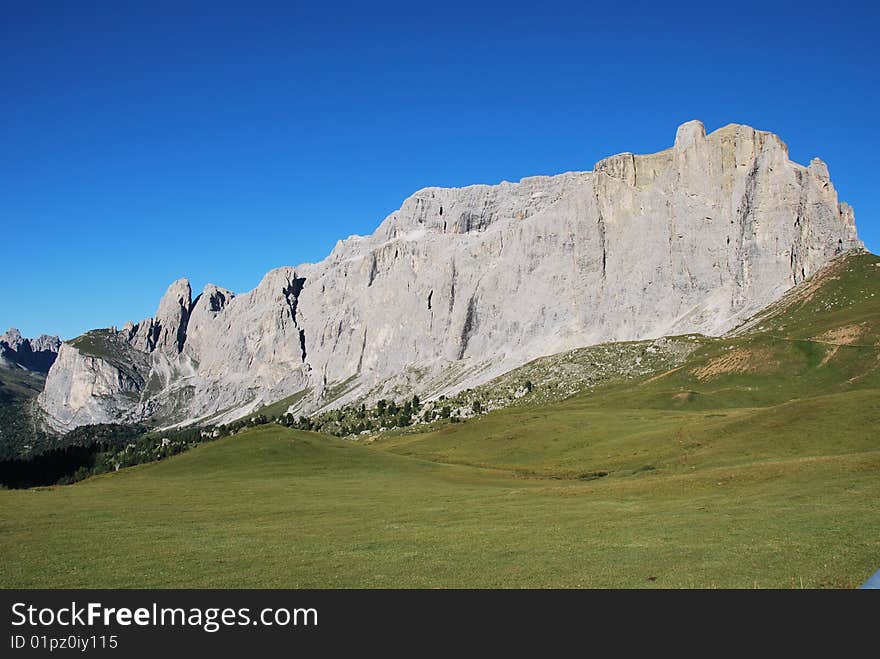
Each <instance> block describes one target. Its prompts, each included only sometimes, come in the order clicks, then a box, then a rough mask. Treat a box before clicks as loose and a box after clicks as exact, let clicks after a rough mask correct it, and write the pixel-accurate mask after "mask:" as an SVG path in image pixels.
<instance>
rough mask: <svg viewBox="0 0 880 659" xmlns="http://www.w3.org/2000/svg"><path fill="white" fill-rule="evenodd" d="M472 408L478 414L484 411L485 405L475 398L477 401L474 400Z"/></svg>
mask: <svg viewBox="0 0 880 659" xmlns="http://www.w3.org/2000/svg"><path fill="white" fill-rule="evenodd" d="M471 409H472V410H473V411H474V412H476V413H477V414H480V413H481V412H482V411H483V406H482V405H481V404H480V401H478V400H475V401H474V404H473V405H471Z"/></svg>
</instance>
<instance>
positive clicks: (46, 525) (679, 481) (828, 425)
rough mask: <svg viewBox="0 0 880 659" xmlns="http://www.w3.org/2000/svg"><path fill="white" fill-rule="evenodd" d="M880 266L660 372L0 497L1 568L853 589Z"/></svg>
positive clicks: (874, 517) (179, 575)
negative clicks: (404, 424)
mask: <svg viewBox="0 0 880 659" xmlns="http://www.w3.org/2000/svg"><path fill="white" fill-rule="evenodd" d="M878 262H880V259H878V258H877V257H873V256H871V255H864V254H863V255H855V256H851V257H849V258H846V259H842V260H841V261H839V262H838V263H837V264H835V266H834V268H832V270H831V271H830V272H829V273H826V274H825V276H824V277H822V278H820V279H818V280H817V281H815V282H812V283H811V284H810V286H807V287H803V288H801V289H800V290H799V291H798V292H797V294H795V295H792V296H789V297H788V298H787V299H786V300H784V301H783V302H782V304H780V305H778V306H777V308H776V309H775V310H774V311H773V312H771V313H768V314H765V316H764V317H762V318H761V319H759V320H758V321H757V322H756V323H754V325H753V326H752V327H751V328H750V329H749V330H748V331H746V332H744V333H742V334H741V335H739V336H736V337H734V338H727V339H718V340H713V341H709V342H708V343H707V344H706V345H705V346H703V347H702V348H700V350H698V351H697V352H696V353H695V354H694V355H692V356H691V358H690V359H689V361H688V362H687V363H686V364H685V365H684V366H683V367H681V368H678V369H675V370H673V371H671V372H669V373H667V374H664V375H662V376H660V377H652V378H647V379H643V380H641V381H635V382H630V383H625V384H616V385H611V386H608V387H604V388H599V389H596V390H595V391H594V392H593V393H591V394H587V395H584V396H579V397H576V398H572V399H569V400H566V401H563V402H560V403H556V404H553V405H547V406H542V407H527V406H523V407H516V408H511V409H507V410H503V411H499V412H494V413H492V414H489V415H487V416H485V417H482V418H480V419H477V420H474V421H469V422H468V423H465V424H458V425H452V426H448V427H445V428H443V429H441V430H438V431H435V432H431V433H423V434H420V435H404V436H388V437H384V438H380V439H379V440H377V441H375V442H373V443H371V444H361V443H352V442H344V441H341V440H334V439H330V438H327V437H324V436H321V435H315V434H310V433H303V432H297V431H290V430H286V429H283V428H280V427H275V426H266V427H261V428H259V429H256V430H253V431H249V432H246V433H242V434H240V435H237V436H234V437H230V438H227V439H224V440H220V441H218V442H217V443H215V444H209V445H204V446H201V447H199V448H197V449H195V450H193V451H191V452H190V453H187V454H184V455H181V456H177V457H175V458H172V459H170V460H168V461H166V462H162V463H158V464H152V465H145V466H141V467H136V468H132V469H129V470H124V471H122V472H119V473H116V474H111V475H107V476H102V477H98V478H94V479H90V480H88V481H85V482H83V483H80V484H77V485H74V486H69V487H57V488H46V489H39V490H30V491H14V492H13V491H9V492H0V555H2V557H3V561H2V562H0V585H4V586H108V587H113V586H130V587H134V586H194V587H231V586H242V587H244V586H257V587H259V586H266V587H283V586H288V587H307V586H316V587H326V586H331V587H332V586H351V587H364V586H365V587H369V586H390V587H409V586H426V587H434V586H441V587H442V586H460V587H466V586H513V587H518V586H540V587H543V586H560V587H569V586H571V587H578V586H591V587H601V586H634V587H640V586H660V587H678V586H684V587H687V586H705V587H710V586H733V587H752V586H754V585H758V586H761V587H765V586H778V587H799V586H801V585H803V586H808V587H809V586H843V587H847V586H854V585H857V584H858V583H860V582H861V581H863V580H864V579H865V578H867V576H868V575H869V574H870V573H871V572H873V571H874V570H875V569H876V567H877V564H878V563H880V536H878V535H877V533H876V529H877V524H878V522H880V479H878V478H877V474H878V470H880V439H878V433H877V431H876V428H877V422H878V421H880V398H878V396H877V393H878V368H877V367H878V365H880V362H878V339H880V334H878V330H880V266H878V265H876V264H877V263H878ZM854 328H856V329H854ZM600 471H601V472H607V476H604V477H601V478H598V479H594V480H581V478H580V477H584V476H586V477H589V476H590V475H591V474H595V473H596V472H600ZM653 577H656V579H652V578H653Z"/></svg>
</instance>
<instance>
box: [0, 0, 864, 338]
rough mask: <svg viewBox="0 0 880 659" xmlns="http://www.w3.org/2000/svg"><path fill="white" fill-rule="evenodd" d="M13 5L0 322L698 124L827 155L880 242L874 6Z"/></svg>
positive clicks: (115, 316) (144, 293) (251, 282)
mask: <svg viewBox="0 0 880 659" xmlns="http://www.w3.org/2000/svg"><path fill="white" fill-rule="evenodd" d="M422 4H423V3H418V2H400V3H383V2H380V1H377V2H359V3H347V2H339V1H335V2H319V3H311V2H310V3H295V2H287V3H277V4H274V5H270V4H264V3H259V2H238V3H222V2H211V3H192V4H190V3H186V2H182V1H176V2H169V3H161V2H145V3H143V4H140V5H138V4H137V3H134V2H106V3H89V2H86V1H82V2H63V3H62V2H53V3H49V2H40V1H38V0H35V1H32V2H18V3H12V2H4V3H3V13H2V19H0V53H2V58H0V221H2V227H3V248H2V251H0V254H2V256H0V259H2V261H0V263H2V265H0V274H2V281H3V286H2V289H0V331H3V329H5V328H6V327H7V326H10V325H15V326H18V327H19V328H20V329H21V330H22V331H23V332H24V333H25V334H26V335H33V334H37V333H41V332H49V333H58V334H60V335H61V336H62V337H63V338H71V337H73V336H75V335H77V334H79V333H81V332H82V331H84V330H86V329H89V328H92V327H106V326H108V325H113V324H115V325H122V324H123V323H124V322H125V321H126V320H128V319H132V320H139V319H140V318H143V317H145V316H149V315H152V314H153V313H154V311H155V308H156V305H157V304H158V301H159V297H160V296H161V295H162V293H163V292H164V290H165V288H166V287H167V285H168V284H169V283H170V282H171V281H172V280H174V279H176V278H178V277H181V276H187V277H189V278H190V280H191V281H192V283H193V288H194V289H195V292H198V291H199V290H201V288H202V286H204V284H205V283H207V282H212V283H216V284H219V285H222V286H226V287H228V288H232V289H233V290H235V291H236V292H241V291H245V290H248V289H250V288H253V287H254V286H255V285H256V284H257V283H258V282H259V280H260V278H261V277H262V275H263V274H264V273H265V272H266V271H267V270H268V269H270V268H272V267H275V266H279V265H296V264H299V263H302V262H306V261H316V260H319V259H321V258H323V257H324V256H325V255H326V254H327V253H328V252H329V251H330V249H332V247H333V245H334V244H335V242H336V241H337V240H338V239H339V238H343V237H346V236H348V235H350V234H353V233H359V234H365V233H369V232H371V231H372V230H373V229H374V228H375V227H376V225H378V223H379V222H380V221H381V220H382V218H384V217H385V215H387V214H388V213H390V212H391V211H393V210H394V209H396V208H397V207H399V205H400V202H401V201H402V200H403V199H404V198H405V197H407V196H408V195H409V194H411V193H412V192H414V191H415V190H417V189H419V188H421V187H424V186H427V185H442V186H459V185H466V184H469V183H494V182H498V181H500V180H503V179H507V180H519V179H520V178H522V177H523V176H529V175H533V174H554V173H558V172H562V171H567V170H580V169H591V168H592V166H593V164H594V163H595V162H596V161H597V160H598V159H600V158H602V157H605V156H607V155H610V154H612V153H616V152H620V151H634V152H651V151H656V150H659V149H663V148H666V147H668V146H669V145H671V143H672V140H673V137H674V132H675V128H676V126H677V125H678V124H680V123H682V122H683V121H686V120H688V119H692V118H698V119H701V120H702V121H703V122H705V124H706V127H707V128H708V129H709V130H713V129H715V128H718V127H720V126H722V125H724V124H727V123H729V122H732V121H733V122H739V123H747V124H750V125H752V126H755V127H757V128H761V129H766V130H772V131H774V132H776V133H778V134H779V135H780V136H781V137H782V138H783V140H785V141H786V142H787V143H788V145H789V147H790V154H791V157H792V158H793V159H794V160H796V161H799V162H802V163H806V162H808V161H809V159H810V158H812V157H813V156H820V157H821V158H822V159H824V160H825V161H826V162H827V163H828V165H829V168H830V171H831V176H832V180H833V181H834V183H835V185H836V187H837V189H838V191H839V193H840V197H841V199H843V200H846V201H849V202H850V203H852V205H853V206H854V207H855V210H856V222H857V224H858V226H859V230H860V233H861V235H862V237H863V239H864V240H865V241H866V243H867V245H868V247H869V248H870V249H872V250H873V251H875V252H876V251H877V250H878V249H880V221H878V219H877V218H878V211H880V201H878V199H877V194H876V191H877V166H876V161H877V158H878V155H877V154H878V139H877V138H878V126H880V122H878V115H877V109H878V107H880V90H878V86H880V85H878V74H877V66H878V54H880V46H878V43H880V39H878V38H877V35H876V30H877V26H878V24H880V11H878V9H877V8H876V5H875V3H868V2H865V3H841V4H836V3H829V2H827V1H826V2H821V3H813V2H796V3H778V2H772V1H765V2H759V3H750V2H735V3H725V6H724V7H723V8H716V6H717V5H719V4H721V3H714V2H701V3H693V4H690V3H675V2H634V1H630V2H626V3H615V2H601V3H591V2H586V1H584V0H581V1H579V2H559V3H555V2H542V3H534V2H529V3H518V2H515V1H512V0H511V1H508V2H503V3H494V2H479V1H475V0H471V1H470V2H461V3H459V2H456V1H450V2H438V3H432V4H431V6H430V7H427V8H425V7H422V6H421V5H422Z"/></svg>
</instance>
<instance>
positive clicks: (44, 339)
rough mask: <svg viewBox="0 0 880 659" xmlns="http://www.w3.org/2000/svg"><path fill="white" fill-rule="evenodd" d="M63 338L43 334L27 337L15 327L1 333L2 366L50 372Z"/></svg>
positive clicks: (0, 354) (0, 362)
mask: <svg viewBox="0 0 880 659" xmlns="http://www.w3.org/2000/svg"><path fill="white" fill-rule="evenodd" d="M60 345H61V339H59V338H58V337H57V336H48V335H47V334H43V335H42V336H39V337H37V338H36V339H26V338H24V337H23V336H22V335H21V332H19V331H18V330H17V329H15V328H14V327H12V328H10V329H9V330H7V331H6V332H5V333H4V334H0V368H23V369H25V370H28V371H37V372H39V373H48V372H49V368H50V367H51V366H52V363H53V362H54V361H55V358H56V357H57V356H58V348H59V347H60Z"/></svg>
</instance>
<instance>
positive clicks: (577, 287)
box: [40, 121, 861, 430]
mask: <svg viewBox="0 0 880 659" xmlns="http://www.w3.org/2000/svg"><path fill="white" fill-rule="evenodd" d="M860 246H861V242H860V241H859V240H858V237H857V234H856V229H855V221H854V215H853V212H852V209H851V208H850V207H849V206H848V205H847V204H845V203H838V199H837V194H836V191H835V190H834V187H833V185H832V184H831V181H830V177H829V175H828V170H827V166H825V164H824V163H823V162H822V161H821V160H819V159H814V160H813V161H811V163H810V164H809V165H807V166H804V165H800V164H797V163H793V162H791V161H790V160H789V159H788V151H787V147H786V146H785V144H784V142H782V140H780V139H779V138H778V137H777V136H775V135H773V134H772V133H769V132H766V131H757V130H755V129H752V128H750V127H748V126H742V125H738V124H730V125H728V126H725V127H723V128H721V129H718V130H716V131H714V132H713V133H711V134H709V135H708V136H707V135H706V132H705V128H704V126H703V124H702V123H700V122H697V121H691V122H687V123H685V124H683V125H682V126H681V127H679V129H678V130H677V132H676V137H675V142H674V145H673V146H672V147H671V148H669V149H666V150H664V151H660V152H658V153H655V154H647V155H634V154H631V153H622V154H617V155H614V156H610V157H608V158H605V159H603V160H600V161H599V162H598V163H596V165H595V167H594V168H593V170H592V171H588V172H569V173H565V174H560V175H557V176H538V177H527V178H524V179H522V180H521V181H520V182H519V183H507V182H503V183H501V184H499V185H496V186H488V185H483V184H480V185H475V186H467V187H464V188H433V187H428V188H423V189H422V190H419V191H418V192H416V193H414V194H413V195H411V196H410V197H408V198H407V199H406V200H404V202H403V204H402V205H401V208H400V209H399V210H397V211H395V212H393V213H391V214H390V215H388V216H387V217H386V218H385V219H384V220H383V221H382V222H381V223H380V224H379V226H378V228H377V229H376V231H375V232H374V233H373V234H370V235H369V236H352V237H349V238H347V239H345V240H341V241H339V242H338V243H337V245H336V246H335V247H334V249H333V250H332V251H331V253H330V254H329V255H328V257H327V258H326V259H324V260H323V261H320V262H318V263H311V264H303V265H300V266H297V267H289V266H285V267H282V268H276V269H274V270H271V271H270V272H268V273H267V274H266V275H265V276H264V278H263V279H262V280H261V282H260V284H259V285H258V286H257V287H256V288H255V289H254V290H252V291H250V292H247V293H244V294H242V295H238V296H235V295H234V294H233V293H232V292H231V291H228V290H226V289H221V288H219V287H217V286H214V285H208V286H207V287H206V288H205V291H203V293H202V294H201V295H200V296H197V297H196V298H195V299H193V298H192V292H191V290H190V286H189V282H188V281H187V280H185V279H181V280H178V281H176V282H174V283H173V284H172V285H171V286H170V287H169V290H168V292H167V293H166V295H165V296H163V298H162V301H161V302H160V305H159V310H158V311H157V314H156V316H155V317H154V318H148V319H145V320H144V321H141V322H139V323H137V324H134V323H129V324H127V325H126V326H125V327H124V328H123V329H122V330H121V331H118V332H117V331H115V330H106V331H105V332H107V336H108V337H109V336H110V334H113V335H114V336H115V338H114V339H113V340H109V339H108V341H105V342H104V343H103V345H107V346H109V345H111V344H112V345H119V346H122V345H123V344H125V345H127V346H129V347H130V348H131V349H133V350H135V351H137V354H135V353H131V354H129V351H128V348H122V349H121V350H120V354H119V355H114V356H111V358H110V359H108V358H106V357H107V356H106V355H101V354H91V353H89V352H88V350H87V349H86V350H81V349H79V348H77V343H79V346H80V348H83V347H84V344H85V343H88V342H87V341H83V340H82V337H80V338H79V339H76V340H74V341H72V342H70V343H65V344H64V345H63V346H62V348H61V352H60V354H59V359H58V363H57V364H56V365H55V366H54V367H53V369H52V372H50V374H49V378H48V380H47V385H46V390H45V391H44V393H43V395H41V397H40V406H41V408H42V410H43V411H44V413H45V414H46V418H47V421H48V422H49V424H50V425H51V426H53V427H54V428H56V429H57V430H65V429H69V428H72V427H76V426H78V425H83V424H85V423H95V422H108V421H116V420H124V421H145V420H149V421H150V422H152V423H156V424H162V423H171V424H174V423H182V422H190V421H197V420H200V419H201V420H207V419H211V420H212V421H213V422H221V421H223V420H230V419H232V418H235V417H236V416H241V415H242V414H246V413H247V412H248V411H250V410H253V409H256V408H257V407H259V406H261V405H263V404H266V403H269V402H274V401H276V400H280V399H282V398H285V397H287V396H291V395H293V394H300V393H301V394H302V395H301V396H300V398H299V399H298V403H297V405H296V407H295V409H293V411H296V412H301V413H309V412H314V411H319V410H323V409H329V408H331V407H334V406H338V405H342V404H345V403H348V402H351V401H353V400H358V399H368V400H369V399H375V398H378V397H381V396H383V395H385V394H387V393H388V392H390V391H393V390H395V388H403V389H406V390H408V391H412V392H416V393H419V394H420V395H423V396H425V397H431V396H438V395H441V394H444V393H450V392H453V391H455V390H458V389H461V388H465V387H468V386H473V385H474V384H479V383H481V382H485V381H488V380H489V379H491V378H492V377H495V376H497V375H500V374H501V373H503V372H505V371H508V370H511V369H512V368H515V367H516V366H518V365H521V364H523V363H525V362H527V361H530V360H531V359H534V358H536V357H539V356H542V355H547V354H553V353H558V352H562V351H564V350H566V349H571V348H576V347H582V346H587V345H593V344H597V343H605V342H608V341H615V340H635V339H644V338H655V337H659V336H663V335H666V334H676V333H678V334H681V333H687V332H702V333H706V334H710V335H715V334H720V333H723V332H725V331H727V330H729V329H731V328H732V327H733V326H735V325H736V324H737V322H740V321H742V320H744V319H745V318H747V317H749V316H750V315H753V314H754V313H755V312H756V311H758V310H759V309H760V308H762V307H764V306H766V305H767V304H769V303H771V302H773V301H775V300H776V299H778V297H779V296H781V295H782V294H783V293H784V292H785V291H786V290H788V289H789V288H791V287H792V286H794V285H796V284H797V283H799V282H800V281H803V280H804V279H805V278H807V277H808V276H809V275H810V274H812V273H814V272H816V271H817V270H818V269H820V268H821V267H822V266H823V265H824V264H825V263H826V262H828V261H829V260H830V259H831V258H833V257H834V256H835V255H836V254H839V253H841V252H843V251H846V250H849V249H852V248H854V247H860ZM90 334H92V333H89V334H87V335H85V336H89V335H90ZM96 336H97V335H96ZM122 352H125V353H126V354H125V355H122V354H121V353H122ZM116 357H119V359H116ZM114 359H116V361H117V362H118V363H117V364H116V365H114V363H113V361H114ZM123 362H124V366H125V367H124V368H120V366H121V365H123Z"/></svg>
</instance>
